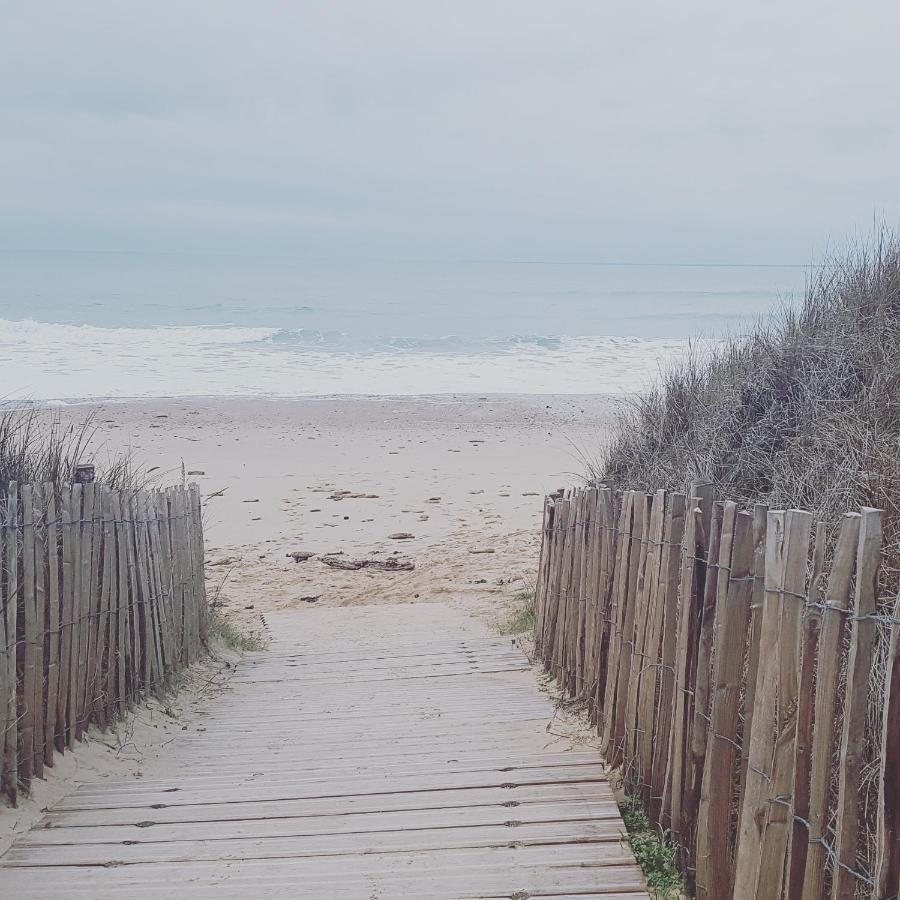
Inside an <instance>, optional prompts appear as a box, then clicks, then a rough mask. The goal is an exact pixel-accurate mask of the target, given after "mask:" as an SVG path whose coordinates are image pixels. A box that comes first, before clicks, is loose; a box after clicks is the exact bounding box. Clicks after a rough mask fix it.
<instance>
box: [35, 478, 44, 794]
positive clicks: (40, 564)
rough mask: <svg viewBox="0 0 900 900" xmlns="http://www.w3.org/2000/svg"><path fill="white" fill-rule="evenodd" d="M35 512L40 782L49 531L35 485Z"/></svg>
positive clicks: (39, 773)
mask: <svg viewBox="0 0 900 900" xmlns="http://www.w3.org/2000/svg"><path fill="white" fill-rule="evenodd" d="M32 504H33V509H34V515H33V521H34V606H35V614H36V619H37V634H36V635H35V643H34V671H35V680H34V695H33V699H32V701H31V706H32V709H33V710H34V730H33V733H32V750H31V753H32V771H33V774H34V776H35V777H36V778H43V777H44V722H45V720H46V714H47V710H46V678H45V663H46V660H45V657H46V644H47V628H48V625H47V614H48V610H47V606H48V604H47V530H46V524H45V522H46V518H45V516H46V512H45V502H44V492H43V487H42V486H41V485H40V484H37V485H34V487H33V489H32Z"/></svg>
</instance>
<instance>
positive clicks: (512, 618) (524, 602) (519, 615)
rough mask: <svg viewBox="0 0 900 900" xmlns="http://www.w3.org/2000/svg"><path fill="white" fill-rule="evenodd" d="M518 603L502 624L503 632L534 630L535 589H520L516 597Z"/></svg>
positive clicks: (519, 632)
mask: <svg viewBox="0 0 900 900" xmlns="http://www.w3.org/2000/svg"><path fill="white" fill-rule="evenodd" d="M514 600H515V601H516V605H515V607H514V608H513V610H512V612H511V613H510V614H509V616H508V618H507V619H506V621H505V622H504V623H503V624H502V625H501V626H500V633H501V634H524V633H525V632H526V631H534V591H519V593H518V594H516V596H515V597H514Z"/></svg>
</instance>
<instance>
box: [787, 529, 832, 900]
mask: <svg viewBox="0 0 900 900" xmlns="http://www.w3.org/2000/svg"><path fill="white" fill-rule="evenodd" d="M815 534H816V537H815V543H814V545H813V548H814V549H813V568H812V576H811V578H810V582H809V599H808V603H807V604H806V608H805V609H804V610H803V619H802V624H801V633H800V680H799V684H798V688H797V739H796V742H795V746H794V785H793V790H792V795H793V821H792V822H791V828H790V840H789V842H788V865H787V881H786V884H785V897H786V898H787V900H795V898H796V900H799V898H800V897H801V895H802V893H803V873H804V870H805V868H806V852H807V848H808V847H809V832H808V826H807V825H806V822H808V821H809V784H810V754H811V752H812V732H813V708H814V676H815V668H816V656H817V653H818V644H819V630H820V627H821V622H822V616H821V612H820V610H819V609H818V606H819V604H820V602H821V598H820V595H821V593H822V590H821V581H822V578H823V573H824V571H825V546H826V542H827V534H826V530H825V523H824V522H817V523H816V530H815Z"/></svg>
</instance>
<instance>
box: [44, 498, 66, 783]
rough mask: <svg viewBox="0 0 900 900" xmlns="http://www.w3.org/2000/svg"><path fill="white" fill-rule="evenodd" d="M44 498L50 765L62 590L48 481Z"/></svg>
mask: <svg viewBox="0 0 900 900" xmlns="http://www.w3.org/2000/svg"><path fill="white" fill-rule="evenodd" d="M44 497H45V498H46V500H47V514H46V515H47V518H46V522H47V543H46V548H47V550H46V553H47V632H48V639H47V705H46V708H45V710H44V765H47V766H52V765H53V754H54V751H55V749H56V734H57V722H58V719H57V712H56V710H57V697H58V694H59V677H60V652H61V651H60V626H61V622H60V609H61V606H62V591H61V589H60V588H61V584H62V582H61V581H60V577H59V567H60V562H61V560H60V556H59V523H58V521H57V518H58V515H59V513H58V508H57V505H56V491H55V488H54V485H53V484H52V483H45V484H44Z"/></svg>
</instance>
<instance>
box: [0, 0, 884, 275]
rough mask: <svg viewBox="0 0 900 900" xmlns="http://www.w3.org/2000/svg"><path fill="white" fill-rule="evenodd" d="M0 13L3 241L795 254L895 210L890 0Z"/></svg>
mask: <svg viewBox="0 0 900 900" xmlns="http://www.w3.org/2000/svg"><path fill="white" fill-rule="evenodd" d="M736 6H737V5H736V4H727V3H725V4H723V3H721V2H718V3H690V2H688V3H672V2H671V0H669V2H652V0H644V2H642V3H634V4H627V5H626V4H612V3H600V2H588V0H583V2H569V0H553V2H548V0H542V2H537V0H508V2H506V0H504V2H500V0H478V2H470V0H454V2H452V3H440V4H438V3H435V2H430V0H408V2H407V0H403V2H393V0H382V2H378V3H375V2H362V0H357V2H341V0H320V2H303V0H295V2H272V0H254V2H249V0H243V2H228V0H180V2H178V3H174V2H157V3H152V4H151V3H147V2H144V3H122V2H120V0H108V2H100V0H80V2H77V3H73V2H69V0H66V2H41V0H34V2H21V0H17V2H2V0H0V247H27V248H54V249H56V248H60V249H111V248H115V249H137V250H141V249H152V250H167V251H169V250H171V251H175V250H213V251H218V250H221V251H225V252H232V251H246V252H270V251H271V252H277V253H284V252H297V253H302V254H315V255H328V256H354V255H361V256H382V257H405V256H409V257H439V258H459V257H478V258H517V259H524V258H540V259H558V260H565V259H572V260H612V259H627V260H635V261H683V260H702V261H746V262H763V261H775V262H793V261H800V262H805V261H807V260H809V259H810V258H811V256H812V255H813V254H815V253H817V252H819V251H820V250H821V249H822V247H823V246H824V245H825V242H826V241H827V240H828V239H829V237H831V238H837V239H842V238H843V237H845V236H846V235H847V234H848V232H851V231H852V230H853V229H861V230H865V229H866V228H868V227H869V226H870V224H871V220H872V216H873V215H878V216H884V217H885V218H886V219H887V220H888V221H889V222H896V221H897V220H898V218H900V165H898V160H900V61H898V57H897V49H896V36H897V34H898V33H900V4H898V3H896V2H887V0H885V2H878V3H866V2H862V3H858V4H850V3H822V2H815V3H814V2H794V0H788V2H782V3H771V2H759V0H758V2H755V3H743V4H740V6H741V9H740V10H738V9H736V8H735V7H736Z"/></svg>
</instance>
